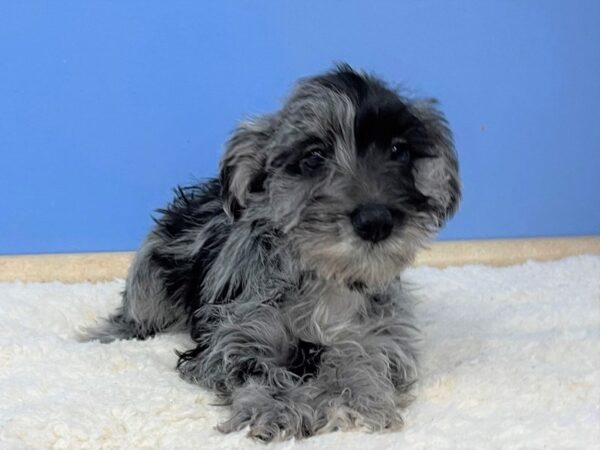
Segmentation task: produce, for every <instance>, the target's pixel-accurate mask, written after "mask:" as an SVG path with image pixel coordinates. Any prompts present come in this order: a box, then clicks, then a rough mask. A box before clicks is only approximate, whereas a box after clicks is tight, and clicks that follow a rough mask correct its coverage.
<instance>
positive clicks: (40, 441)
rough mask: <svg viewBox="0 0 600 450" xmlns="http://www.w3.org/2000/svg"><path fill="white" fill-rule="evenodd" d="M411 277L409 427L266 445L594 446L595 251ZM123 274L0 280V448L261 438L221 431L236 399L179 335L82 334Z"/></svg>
mask: <svg viewBox="0 0 600 450" xmlns="http://www.w3.org/2000/svg"><path fill="white" fill-rule="evenodd" d="M408 279H409V280H410V281H411V282H412V283H413V285H414V286H416V291H417V294H418V296H419V298H420V303H419V305H418V307H417V316H418V318H419V321H420V324H421V328H422V330H423V334H424V340H423V357H422V376H421V381H420V384H419V385H418V387H417V390H416V395H417V399H416V401H415V402H414V403H412V404H411V405H410V406H409V407H408V409H407V410H406V411H405V414H404V416H405V419H406V424H405V427H404V429H403V430H401V431H398V432H393V433H383V434H372V433H371V434H370V433H365V432H360V431H354V432H337V433H331V434H326V435H322V436H318V437H314V438H311V439H308V440H304V441H298V442H293V441H291V442H283V443H277V444H274V445H272V446H271V447H272V448H289V447H298V448H302V449H309V448H325V447H328V446H330V447H334V446H335V447H338V446H339V447H342V448H345V449H364V448H377V449H379V448H411V449H415V448H427V449H437V448H444V449H445V448H478V449H480V448H557V449H564V448H581V449H589V448H598V446H599V445H600V256H581V257H575V258H569V259H565V260H562V261H558V262H550V263H527V264H524V265H521V266H514V267H508V268H500V269H499V268H490V267H482V266H469V267H463V268H448V269H444V270H438V269H430V268H417V269H411V270H410V271H409V273H408ZM122 287H123V282H122V280H117V281H114V282H111V283H101V284H76V285H65V284H60V283H40V284H22V283H4V284H0V448H3V449H4V448H10V449H13V448H14V449H19V448H35V449H38V448H57V449H60V448H74V449H79V448H109V449H111V448H115V449H116V448H122V449H129V448H198V449H200V448H201V449H207V448H222V449H233V448H248V447H257V448H264V445H261V444H256V443H253V442H252V441H250V440H248V439H247V438H246V437H245V434H244V433H243V432H240V433H237V434H230V435H222V434H220V433H218V432H217V431H215V430H214V428H213V426H214V425H215V423H216V422H217V421H219V420H220V419H222V418H224V417H225V414H226V410H225V409H224V408H222V407H217V406H213V405H212V404H211V403H213V401H214V397H213V396H212V395H211V394H210V393H209V392H206V391H204V390H202V389H200V388H198V387H195V386H192V385H189V384H186V383H185V382H183V381H181V380H180V379H179V378H178V376H177V374H176V372H175V371H174V365H175V362H176V355H175V354H174V352H173V349H174V348H179V349H181V348H185V347H186V345H188V344H189V341H188V339H187V338H186V337H185V336H159V337H157V338H155V339H150V340H148V341H144V342H137V341H130V342H117V343H113V344H109V345H101V344H97V343H87V344H80V343H77V342H76V341H75V340H74V337H75V331H76V328H77V327H78V326H80V325H82V324H89V323H91V322H92V321H93V320H94V318H95V317H97V316H99V315H105V314H106V313H107V312H108V311H110V310H111V309H112V308H113V307H114V306H116V305H117V303H118V301H119V291H120V290H121V289H122Z"/></svg>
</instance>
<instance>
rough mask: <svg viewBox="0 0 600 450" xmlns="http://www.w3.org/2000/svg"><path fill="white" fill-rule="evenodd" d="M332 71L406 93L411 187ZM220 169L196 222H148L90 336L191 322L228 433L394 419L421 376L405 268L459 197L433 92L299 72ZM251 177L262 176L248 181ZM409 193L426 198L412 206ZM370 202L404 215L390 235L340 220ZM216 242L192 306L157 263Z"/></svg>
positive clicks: (197, 370) (231, 146)
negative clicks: (278, 105) (225, 412)
mask: <svg viewBox="0 0 600 450" xmlns="http://www.w3.org/2000/svg"><path fill="white" fill-rule="evenodd" d="M340 74H342V75H344V76H350V75H348V74H351V75H352V76H355V77H358V79H355V78H352V80H354V81H355V82H356V83H359V84H360V83H364V84H365V86H368V87H369V89H372V90H373V92H375V93H376V94H377V95H379V97H376V96H375V97H373V98H375V99H378V98H380V97H381V98H382V99H384V97H385V99H386V101H387V99H388V97H389V99H392V100H393V101H397V102H401V103H399V104H402V105H405V106H406V109H407V111H408V112H409V113H410V114H411V115H412V116H414V117H415V118H416V119H418V121H419V124H421V125H422V127H423V130H424V131H423V133H426V135H427V146H428V147H427V151H428V152H429V153H428V157H426V158H422V159H416V158H415V160H414V162H413V163H412V165H411V166H410V175H406V176H407V177H410V178H411V179H412V180H413V182H412V183H408V182H405V183H402V180H398V181H400V183H399V184H396V178H397V177H399V175H397V173H396V172H394V173H392V172H391V169H390V167H392V166H393V167H395V165H394V164H396V163H391V162H389V161H388V160H387V159H386V158H387V157H388V156H387V153H385V152H384V153H378V152H377V151H379V150H377V151H376V149H374V146H375V144H374V143H371V144H369V145H370V146H368V147H365V148H364V149H361V151H363V152H364V153H363V154H362V156H360V157H359V149H358V148H357V136H356V133H357V131H356V130H357V128H356V127H357V125H356V123H355V122H356V120H358V119H356V117H357V114H359V112H358V109H359V108H364V105H363V104H361V103H360V102H361V99H360V95H362V94H361V93H360V91H357V92H358V93H356V92H354V91H352V90H351V89H349V90H348V91H346V90H345V85H344V84H343V83H341V82H340V83H338V79H337V78H335V77H336V76H338V77H339V76H340ZM328 76H330V77H334V78H333V80H334V82H335V83H333V84H332V83H330V80H329V78H327V77H328ZM356 80H358V81H356ZM336 83H338V84H336ZM361 86H362V85H361ZM371 86H372V87H371ZM369 92H371V91H369ZM373 95H375V94H373ZM371 101H374V100H371ZM382 101H383V100H382ZM390 101H391V100H390ZM307 138H310V139H317V140H319V142H328V143H329V144H328V145H329V146H330V148H331V152H330V153H329V154H328V155H327V157H326V158H324V159H325V161H324V162H323V167H322V168H321V169H319V170H320V171H319V172H318V175H315V176H310V177H302V176H298V175H294V174H290V169H289V161H290V160H293V159H294V152H300V154H301V155H304V154H303V153H302V152H303V151H304V150H305V149H304V148H303V147H302V146H303V145H307V144H302V143H303V142H306V141H307ZM302 158H305V156H302ZM282 161H283V162H282ZM286 161H288V162H286ZM286 164H287V165H286ZM396 165H397V164H396ZM286 167H287V168H288V169H287V171H286ZM220 168H221V177H220V184H221V188H222V191H221V193H220V194H219V195H215V196H214V197H210V196H208V195H207V197H206V201H202V202H200V203H198V205H197V206H195V208H196V209H194V210H193V211H192V210H189V211H188V210H185V211H183V212H184V213H186V214H188V215H189V214H191V213H192V212H193V213H196V214H197V217H202V219H198V221H197V223H195V222H193V223H191V224H188V225H186V226H185V227H184V228H182V229H181V230H178V232H177V233H175V234H174V233H173V232H172V231H170V232H168V233H167V232H165V229H166V228H167V225H165V223H166V222H165V221H163V222H159V223H158V225H157V227H156V228H155V229H154V230H153V231H152V232H151V233H150V235H149V237H148V238H147V239H146V241H145V242H144V244H143V245H142V247H141V249H140V250H139V252H138V254H137V256H136V258H135V261H134V263H133V264H132V267H131V270H130V272H129V276H128V279H127V284H126V289H125V292H124V295H123V305H122V306H121V307H120V309H119V310H118V311H117V312H116V313H115V314H114V315H113V316H111V317H110V318H109V319H107V320H106V321H104V322H103V324H101V325H100V326H98V327H97V328H93V329H89V330H88V331H87V335H86V337H85V339H99V340H100V341H102V342H110V341H111V340H114V339H123V338H132V337H139V338H144V337H147V336H150V335H152V334H154V333H156V332H162V331H184V330H188V331H189V332H191V333H192V336H193V337H194V340H195V341H196V342H197V343H198V345H199V347H198V348H199V350H198V352H197V353H194V354H191V355H190V356H189V357H186V358H182V359H181V360H180V364H179V365H178V368H179V371H180V373H181V376H182V377H183V378H184V379H186V380H188V381H190V382H192V383H196V384H199V385H201V386H204V387H207V388H209V389H212V390H214V391H215V392H217V393H218V395H219V396H220V397H221V398H222V399H223V401H224V402H225V403H227V404H230V405H231V408H232V412H231V416H230V418H229V419H228V420H227V421H226V422H224V423H222V424H220V425H219V429H220V430H221V431H223V432H230V431H236V430H240V429H243V428H245V427H249V430H250V431H249V434H250V436H252V437H254V438H257V439H260V440H264V441H269V440H272V439H284V438H290V437H297V438H299V437H307V436H311V435H314V434H317V433H321V432H325V431H331V430H335V429H347V428H350V427H356V426H358V427H364V428H367V429H370V430H384V429H394V428H397V427H398V426H400V425H401V424H402V419H401V416H400V413H399V409H400V408H401V407H402V406H403V405H404V404H405V403H406V401H407V399H408V398H409V389H410V387H411V385H412V384H413V383H414V382H415V380H416V377H417V357H416V351H415V346H414V342H415V339H416V337H417V332H416V329H415V326H414V319H413V316H412V313H411V299H410V296H409V294H408V293H407V292H406V291H405V290H404V289H403V288H402V284H401V282H400V273H401V272H402V270H403V269H404V268H405V267H406V266H407V265H409V264H410V263H411V261H412V260H413V258H414V256H415V253H416V252H417V250H418V249H419V248H420V247H422V246H423V245H424V244H425V243H427V242H428V241H429V240H430V239H431V238H432V237H433V235H434V234H435V232H436V231H437V230H438V229H439V228H440V226H442V225H443V224H444V223H445V221H446V220H447V219H448V218H449V217H450V216H451V215H452V214H453V213H454V212H455V210H456V208H457V205H458V201H459V198H460V184H459V178H458V164H457V161H456V155H455V152H454V148H453V145H452V139H451V134H450V131H449V129H448V127H447V125H446V122H445V120H444V118H443V116H442V115H441V113H440V112H439V111H438V110H437V109H436V107H435V103H434V102H432V101H420V100H413V99H409V98H407V97H404V96H402V95H400V94H399V93H397V92H394V91H392V90H391V89H389V88H388V87H387V86H386V85H385V84H384V83H382V82H381V81H379V80H378V79H376V78H374V77H372V76H369V75H366V74H363V73H358V72H354V71H352V69H350V68H348V67H346V66H343V67H340V68H338V69H337V71H334V72H331V73H329V74H325V75H324V76H320V77H314V78H309V79H305V80H301V82H300V83H299V84H298V85H297V87H296V88H295V90H294V91H293V92H292V94H291V96H290V97H289V98H288V100H287V101H286V102H285V104H284V106H283V108H282V109H281V110H280V111H279V112H277V113H275V114H272V115H268V116H264V117H261V118H257V119H254V120H251V121H247V122H244V123H242V124H241V125H240V126H239V127H238V128H237V130H236V131H235V133H234V134H233V135H232V137H231V139H230V141H229V142H228V144H227V148H226V150H225V153H224V155H223V158H222V160H221V167H220ZM398 173H400V172H398ZM257 179H259V180H263V183H262V187H260V186H259V188H256V187H254V188H253V187H252V186H253V184H256V183H257V181H256V180H257ZM415 196H417V197H419V196H422V197H423V198H424V199H426V204H425V205H421V206H420V207H416V206H415V204H414V197H415ZM184 200H186V199H185V197H184ZM181 203H182V204H185V201H182V202H181ZM369 203H377V204H384V205H389V207H390V208H393V209H394V210H396V211H400V212H401V214H402V215H403V217H404V218H403V220H402V223H401V225H395V226H394V229H393V231H392V234H391V235H390V236H389V237H388V238H387V239H385V240H384V241H381V242H377V243H373V242H368V241H364V240H362V239H361V238H360V237H359V236H358V235H357V234H356V233H355V231H354V229H353V225H352V224H351V221H350V220H349V218H348V217H349V214H350V212H352V211H353V210H354V209H355V208H357V207H359V206H360V205H362V204H369ZM173 208H175V206H174V207H173ZM204 217H208V219H204ZM214 242H222V243H221V244H220V247H219V249H218V252H215V254H214V255H213V254H212V253H211V255H212V256H211V258H212V259H211V260H210V265H207V271H206V273H205V274H204V275H203V279H202V283H201V287H200V288H201V289H200V292H199V293H198V296H197V298H196V300H197V301H198V302H197V305H196V306H195V307H193V308H192V309H190V306H189V304H186V301H187V300H184V298H188V299H189V295H188V296H187V297H186V296H185V292H187V291H186V289H188V288H189V286H188V285H186V284H185V283H183V282H182V284H181V286H177V289H176V290H175V291H171V292H170V293H169V290H168V289H167V287H166V286H167V284H168V283H167V282H168V280H172V278H169V277H172V276H173V275H172V273H171V272H169V271H170V270H176V269H172V268H169V267H170V266H168V265H165V264H164V263H163V265H162V266H161V261H165V260H166V261H170V260H171V259H172V260H173V261H184V262H185V261H195V260H197V258H199V255H201V254H202V252H205V251H206V249H207V248H209V247H210V246H211V245H216V244H214ZM157 254H160V256H161V258H162V260H161V259H160V258H156V255H157ZM207 264H208V263H207ZM171 284H172V282H171ZM171 290H172V286H171ZM302 342H308V343H310V344H311V345H313V344H314V345H315V346H318V347H315V348H320V349H321V350H320V351H321V353H320V354H319V358H318V364H317V369H316V372H315V373H307V374H305V375H302V374H300V375H299V374H297V373H294V372H293V370H292V368H291V366H290V364H291V362H290V361H291V360H292V359H293V358H294V355H296V354H298V352H299V346H300V345H302V344H301V343H302ZM306 364H308V363H306Z"/></svg>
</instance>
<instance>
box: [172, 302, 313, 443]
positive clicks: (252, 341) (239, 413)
mask: <svg viewBox="0 0 600 450" xmlns="http://www.w3.org/2000/svg"><path fill="white" fill-rule="evenodd" d="M214 308H217V309H219V311H218V312H216V311H212V312H211V309H214ZM200 315H201V316H202V318H203V319H204V320H203V323H204V324H206V323H208V322H210V318H211V317H218V321H217V322H216V324H215V325H214V326H213V328H212V330H211V331H210V332H207V331H205V332H200V333H198V339H197V340H198V342H199V345H198V347H197V348H196V349H194V350H191V351H189V352H186V353H184V354H182V355H181V359H180V361H179V365H178V368H179V371H180V373H181V375H182V377H183V378H185V379H187V380H188V381H191V382H193V383H197V384H200V385H202V386H205V387H208V388H211V389H215V390H216V391H217V392H218V393H219V395H220V396H221V398H222V399H223V400H224V401H225V402H226V403H230V404H231V407H232V412H231V417H230V418H229V420H227V421H225V422H224V423H222V424H220V425H219V429H220V430H221V431H223V432H231V431H236V430H241V429H243V428H244V427H246V426H249V428H250V432H249V434H250V436H251V437H253V438H255V439H259V440H262V441H270V440H273V439H278V438H290V437H304V436H309V435H311V434H313V433H314V430H315V429H316V428H317V427H316V425H315V423H316V422H317V418H316V417H315V416H314V409H313V407H312V406H311V404H310V400H311V398H312V396H313V393H314V388H313V387H312V385H311V384H310V383H309V382H305V380H304V379H303V378H302V377H301V376H299V375H298V373H297V371H294V366H295V363H294V362H295V360H296V359H297V358H296V355H297V351H298V346H299V343H298V341H297V340H294V338H293V337H292V336H291V334H290V332H289V330H288V329H287V327H286V325H285V322H284V320H283V318H282V316H281V312H280V310H279V309H278V308H276V307H275V306H269V305H265V304H261V303H255V302H248V303H241V304H229V305H222V306H221V307H218V306H209V305H205V306H203V308H202V309H201V311H200ZM196 331H197V330H196ZM295 372H296V373H295ZM324 419H325V418H324V416H323V417H322V423H323V424H324V423H325V421H324Z"/></svg>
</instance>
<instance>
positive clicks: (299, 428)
mask: <svg viewBox="0 0 600 450" xmlns="http://www.w3.org/2000/svg"><path fill="white" fill-rule="evenodd" d="M313 413H314V411H313V410H312V408H310V407H309V406H308V405H301V404H297V403H294V402H292V401H290V400H289V399H286V398H285V397H284V396H280V395H277V396H274V395H272V394H270V393H269V392H268V389H267V388H266V387H265V386H260V385H255V384H253V383H249V384H247V385H245V386H243V387H242V388H240V389H239V390H237V391H236V392H235V394H234V397H233V403H232V413H231V417H230V418H229V419H228V420H227V421H225V422H223V423H221V424H219V425H218V426H217V429H218V430H219V431H221V432H223V433H230V432H232V431H239V430H242V429H244V428H245V427H247V426H248V427H249V428H250V430H249V432H248V436H249V437H251V438H253V439H256V440H259V441H262V442H270V441H273V440H285V439H291V438H294V437H295V438H305V437H309V436H311V435H313V434H314V427H313V426H312V424H313V422H314V421H313Z"/></svg>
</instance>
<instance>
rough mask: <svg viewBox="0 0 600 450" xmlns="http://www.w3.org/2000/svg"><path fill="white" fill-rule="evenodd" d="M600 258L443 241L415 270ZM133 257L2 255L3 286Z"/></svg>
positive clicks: (113, 270) (540, 246)
mask: <svg viewBox="0 0 600 450" xmlns="http://www.w3.org/2000/svg"><path fill="white" fill-rule="evenodd" d="M583 253H593V254H599V255H600V235H599V236H582V237H568V238H536V239H497V240H474V241H442V242H436V243H434V244H432V245H431V248H429V249H427V250H424V251H422V252H421V253H420V254H419V256H418V257H417V260H416V262H415V265H428V266H433V267H446V266H462V265H465V264H487V265H492V266H507V265H511V264H518V263H522V262H524V261H527V260H529V259H533V260H537V261H548V260H554V259H560V258H564V257H566V256H573V255H579V254H583ZM132 258H133V253H132V252H120V253H78V254H54V255H18V256H0V281H15V280H21V281H55V280H56V281H62V282H65V283H77V282H83V281H92V282H96V281H106V280H112V279H114V278H123V277H125V276H126V274H127V268H128V267H129V264H130V263H131V260H132Z"/></svg>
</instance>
